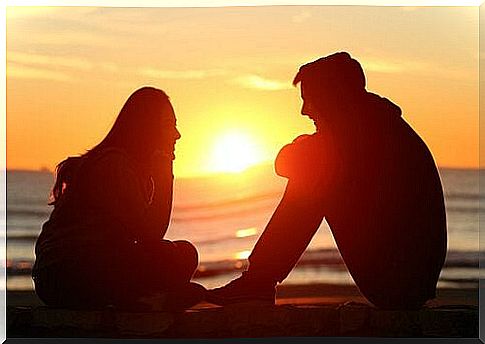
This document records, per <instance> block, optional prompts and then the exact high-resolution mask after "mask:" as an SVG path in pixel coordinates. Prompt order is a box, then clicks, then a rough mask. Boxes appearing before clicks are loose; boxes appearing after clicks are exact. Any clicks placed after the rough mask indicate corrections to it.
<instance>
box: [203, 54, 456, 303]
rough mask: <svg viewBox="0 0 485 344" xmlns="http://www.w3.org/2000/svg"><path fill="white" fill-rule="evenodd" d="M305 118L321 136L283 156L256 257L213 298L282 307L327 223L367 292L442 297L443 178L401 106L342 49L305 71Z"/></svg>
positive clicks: (401, 298)
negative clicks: (279, 194) (281, 183)
mask: <svg viewBox="0 0 485 344" xmlns="http://www.w3.org/2000/svg"><path fill="white" fill-rule="evenodd" d="M293 83H294V85H297V84H298V83H300V84H301V96H302V99H303V107H302V111H301V112H302V114H303V115H304V116H308V117H309V118H310V119H312V120H313V122H314V123H315V126H316V132H315V133H314V134H312V135H302V136H299V137H297V138H296V139H295V140H294V141H293V143H291V144H288V145H286V146H285V147H283V149H282V150H281V151H280V153H279V154H278V157H277V158H276V162H275V169H276V173H277V174H278V175H280V176H283V177H286V178H288V184H287V186H286V190H285V193H284V195H283V198H282V199H281V202H280V204H279V205H278V207H277V209H276V210H275V212H274V214H273V216H272V218H271V220H270V221H269V223H268V225H267V226H266V229H265V230H264V232H263V234H262V235H261V237H260V238H259V240H258V242H257V243H256V245H255V247H254V249H253V251H252V253H251V256H250V257H249V268H248V270H247V271H245V272H243V275H242V276H241V277H240V278H238V279H236V280H234V281H232V282H231V283H229V284H227V285H226V286H224V287H221V288H218V289H214V290H212V291H210V292H209V295H208V300H209V301H211V302H214V303H217V304H221V305H226V304H230V303H239V302H245V301H252V300H259V301H266V302H271V303H274V301H275V286H276V284H277V283H278V282H282V281H283V280H284V279H285V278H286V277H287V275H288V274H289V272H290V271H291V270H292V269H293V267H294V266H295V264H296V263H297V261H298V259H299V258H300V256H301V255H302V253H303V251H304V250H305V249H306V247H307V246H308V244H309V242H310V240H311V238H312V237H313V235H314V234H315V232H316V231H317V229H318V228H319V226H320V224H321V222H322V220H323V218H325V219H326V220H327V222H328V224H329V226H330V228H331V230H332V233H333V236H334V238H335V242H336V243H337V246H338V249H339V250H340V253H341V255H342V257H343V260H344V261H345V264H346V266H347V268H348V270H349V272H350V274H351V275H352V277H353V279H354V281H355V283H356V284H357V286H358V287H359V289H360V291H361V293H362V294H363V295H364V296H365V297H366V298H367V299H368V300H369V301H371V302H372V303H373V304H374V305H376V306H377V307H380V308H386V309H413V308H419V307H421V306H422V305H423V304H424V303H425V302H426V301H427V300H429V299H431V298H434V297H435V292H436V283H437V280H438V276H439V274H440V271H441V268H442V266H443V263H444V259H445V255H446V246H447V234H446V215H445V207H444V200H443V191H442V187H441V182H440V177H439V174H438V171H437V168H436V165H435V163H434V161H433V157H432V155H431V153H430V151H429V150H428V148H427V147H426V144H425V143H424V142H423V141H422V140H421V139H420V137H419V136H418V135H417V134H416V133H415V132H414V130H413V129H412V128H411V127H410V126H409V125H408V124H407V123H406V122H405V121H404V120H403V119H402V117H401V110H400V108H399V107H398V106H396V105H395V104H393V103H392V102H390V101H389V100H387V99H385V98H381V97H379V96H378V95H376V94H373V93H369V92H367V91H366V90H365V76H364V73H363V70H362V68H361V66H360V64H359V63H358V62H357V61H356V60H354V59H352V58H351V57H350V55H349V54H348V53H345V52H341V53H336V54H333V55H330V56H327V57H324V58H321V59H319V60H316V61H314V62H311V63H308V64H306V65H304V66H302V67H301V68H300V70H299V72H298V74H297V75H296V77H295V79H294V81H293Z"/></svg>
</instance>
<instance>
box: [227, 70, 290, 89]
mask: <svg viewBox="0 0 485 344" xmlns="http://www.w3.org/2000/svg"><path fill="white" fill-rule="evenodd" d="M233 81H234V82H235V83H236V84H238V85H240V86H242V87H245V88H252V89H257V90H265V91H280V90H288V89H292V85H291V83H290V82H286V81H285V82H283V81H279V80H272V79H267V78H263V77H261V76H259V75H254V74H249V75H243V76H240V77H236V78H235V79H234V80H233Z"/></svg>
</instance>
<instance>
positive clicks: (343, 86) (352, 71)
mask: <svg viewBox="0 0 485 344" xmlns="http://www.w3.org/2000/svg"><path fill="white" fill-rule="evenodd" d="M300 82H301V83H302V84H305V86H306V88H308V89H311V91H312V92H311V93H315V94H319V93H320V94H322V93H326V94H328V95H345V94H354V93H361V92H362V91H364V90H365V75H364V71H363V70H362V67H361V66H360V63H359V62H357V60H355V59H353V58H352V57H351V56H350V55H349V54H348V53H347V52H339V53H335V54H332V55H329V56H326V57H322V58H320V59H318V60H316V61H313V62H310V63H307V64H305V65H303V66H301V67H300V69H299V71H298V73H297V74H296V76H295V78H294V80H293V84H294V85H297V84H298V83H300Z"/></svg>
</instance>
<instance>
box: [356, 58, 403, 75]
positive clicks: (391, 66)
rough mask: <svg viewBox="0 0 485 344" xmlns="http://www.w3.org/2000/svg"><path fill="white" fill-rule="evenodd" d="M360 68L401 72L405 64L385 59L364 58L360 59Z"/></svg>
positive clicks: (380, 71) (382, 71) (384, 71)
mask: <svg viewBox="0 0 485 344" xmlns="http://www.w3.org/2000/svg"><path fill="white" fill-rule="evenodd" d="M362 68H364V70H365V71H371V72H379V73H398V72H402V71H403V68H405V66H403V65H402V64H398V63H392V62H387V61H377V60H366V61H362Z"/></svg>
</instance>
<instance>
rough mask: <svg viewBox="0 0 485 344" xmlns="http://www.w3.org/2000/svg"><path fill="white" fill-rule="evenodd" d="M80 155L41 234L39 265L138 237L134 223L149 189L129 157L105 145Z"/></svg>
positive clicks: (140, 219)
mask: <svg viewBox="0 0 485 344" xmlns="http://www.w3.org/2000/svg"><path fill="white" fill-rule="evenodd" d="M70 159H79V161H76V162H75V164H76V166H73V171H72V173H71V174H72V178H71V183H70V184H69V185H67V186H66V189H65V191H64V193H63V195H62V197H61V198H60V199H59V200H58V202H56V204H55V208H54V210H53V211H52V214H51V216H50V218H49V220H48V221H47V222H45V223H44V225H43V227H42V232H41V234H40V236H39V238H38V240H37V243H36V248H35V251H36V252H35V253H36V258H37V259H36V266H35V268H36V269H38V268H42V267H44V266H48V265H51V264H55V263H56V262H65V260H66V259H71V258H73V259H77V257H79V252H80V251H85V250H86V249H89V250H92V249H95V247H100V248H103V247H104V249H106V247H107V246H111V247H112V246H117V245H123V244H127V243H128V242H130V241H131V242H133V241H135V240H136V239H137V235H136V234H135V230H134V229H133V228H130V227H132V226H136V225H137V223H138V222H143V218H142V216H143V215H144V212H145V210H146V208H147V207H148V203H149V197H150V195H149V193H150V192H151V190H146V188H144V185H143V184H142V183H143V182H142V180H141V179H142V178H141V177H140V176H137V173H136V169H135V167H134V164H133V162H132V161H131V159H130V158H129V157H128V156H127V155H126V154H125V153H124V152H123V151H121V150H119V149H114V148H111V149H105V150H102V151H100V152H98V153H95V154H93V155H88V156H84V157H80V158H70Z"/></svg>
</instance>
